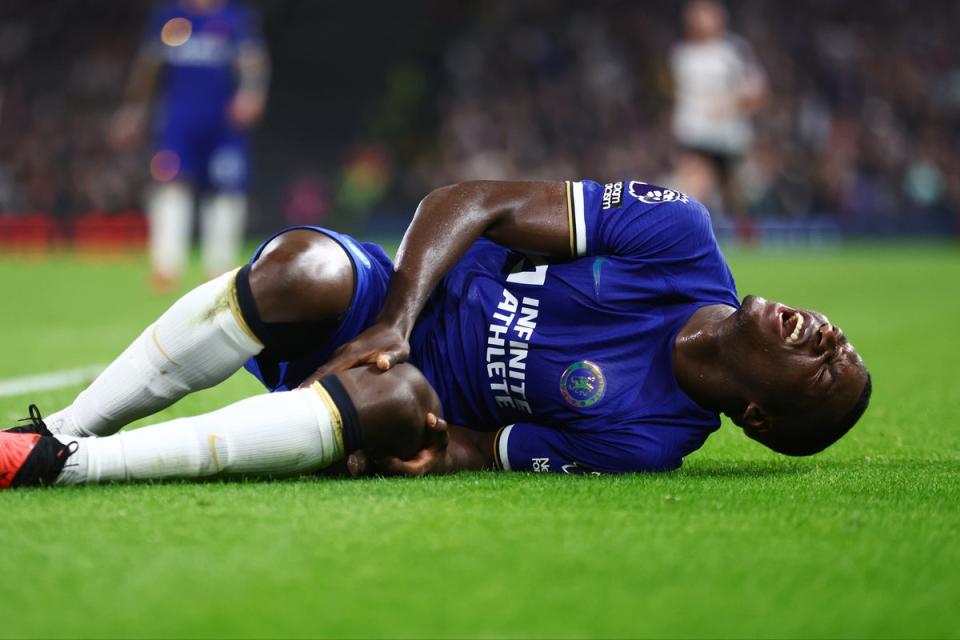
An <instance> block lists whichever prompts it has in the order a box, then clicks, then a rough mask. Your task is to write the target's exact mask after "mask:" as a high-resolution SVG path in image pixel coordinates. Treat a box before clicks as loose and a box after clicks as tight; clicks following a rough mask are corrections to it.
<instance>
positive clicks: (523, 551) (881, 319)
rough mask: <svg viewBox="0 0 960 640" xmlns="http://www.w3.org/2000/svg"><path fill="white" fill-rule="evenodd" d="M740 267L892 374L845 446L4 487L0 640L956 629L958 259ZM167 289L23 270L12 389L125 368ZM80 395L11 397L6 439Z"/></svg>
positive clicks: (6, 365)
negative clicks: (500, 468) (428, 473)
mask: <svg viewBox="0 0 960 640" xmlns="http://www.w3.org/2000/svg"><path fill="white" fill-rule="evenodd" d="M729 258H730V261H731V264H732V266H733V270H734V273H735V274H736V275H737V279H738V285H739V289H740V292H741V294H745V293H750V292H756V293H760V294H762V295H765V296H766V297H770V298H774V299H782V300H784V301H786V302H788V303H790V304H795V305H804V306H813V307H815V308H818V309H821V310H824V311H825V312H827V313H828V314H829V315H830V317H831V319H832V320H833V321H834V322H836V323H837V324H839V325H841V326H842V327H843V328H844V330H845V332H846V333H847V335H848V336H849V337H850V339H851V340H852V341H853V343H854V344H855V345H856V346H857V347H858V348H859V349H860V350H861V352H862V353H863V355H864V357H865V358H866V360H867V363H868V365H869V366H870V368H871V371H872V373H873V377H874V386H875V391H874V401H873V404H872V406H871V408H870V410H869V412H868V414H867V415H866V417H865V418H864V421H863V422H862V423H861V424H860V425H859V426H858V427H857V428H856V429H855V430H854V431H853V432H852V433H851V434H850V436H848V437H847V438H846V439H845V440H843V441H842V442H841V443H839V444H838V445H837V446H835V447H834V448H832V449H831V450H829V451H828V452H826V453H825V454H823V455H820V456H817V457H814V458H810V459H788V458H782V457H778V456H777V455H775V454H772V453H769V452H767V451H765V450H764V449H762V448H761V447H760V446H759V445H755V444H754V443H752V442H750V441H748V440H747V439H746V438H744V437H743V436H742V434H740V433H739V430H737V429H736V428H734V427H732V426H731V425H729V424H727V425H725V426H724V428H722V429H721V430H720V432H719V433H717V434H716V435H715V436H713V437H711V438H710V440H709V441H708V443H707V445H706V446H705V447H704V448H703V449H702V450H701V451H700V452H698V453H696V454H694V455H692V456H691V457H690V458H689V459H688V460H687V463H686V465H685V466H684V468H683V469H682V470H681V471H679V472H676V473H672V474H666V475H638V476H632V477H612V476H608V477H597V478H595V477H568V476H559V477H557V476H546V475H544V476H539V475H509V474H494V473H487V474H483V473H476V474H466V475H461V476H459V477H447V478H429V479H421V480H402V479H400V480H382V479H370V480H363V481H353V482H351V481H335V480H325V479H315V478H304V479H293V480H286V481H273V482H234V483H220V482H215V483H207V484H162V485H134V486H108V487H79V488H69V489H61V490H27V491H20V492H4V493H2V494H0V536H2V545H3V547H2V551H0V577H2V580H3V585H4V588H3V590H2V591H0V636H2V637H76V636H95V637H125V638H136V637H173V636H189V637H220V636H231V637H277V636H289V637H317V636H320V637H384V636H387V637H403V638H413V637H457V638H462V637H477V636H479V637H491V638H501V637H505V638H516V637H551V638H555V637H678V636H689V637H768V638H793V637H800V636H803V637H878V638H887V637H953V638H957V637H960V614H958V603H960V381H958V366H960V336H958V332H957V330H956V324H957V319H958V318H960V284H958V283H960V249H958V247H957V246H951V245H929V246H924V245H922V246H917V245H912V246H904V245H868V246H849V247H844V248H836V249H824V250H820V251H814V252H793V251H784V252H770V251H757V252H746V253H742V252H731V253H730V255H729ZM145 280H146V266H145V264H144V263H143V262H142V261H141V260H132V261H129V262H107V263H103V262H100V263H97V262H86V261H83V260H78V259H76V258H72V257H67V256H62V257H55V258H52V259H47V260H45V261H24V260H15V259H11V258H9V257H8V258H5V259H0V292H2V293H0V295H2V302H0V309H2V312H0V363H2V365H0V378H2V379H9V378H13V377H18V376H25V375H29V374H33V373H41V372H49V371H55V370H61V369H69V368H72V367H78V366H84V365H90V364H95V363H104V362H107V361H109V360H110V359H111V358H112V357H113V356H114V355H115V354H116V353H118V352H119V351H120V350H121V349H122V348H123V347H124V346H125V345H126V344H127V343H128V342H129V341H130V340H131V339H132V338H133V337H134V336H135V335H136V334H137V333H138V332H139V331H140V330H141V329H142V328H143V327H144V326H146V324H147V323H148V322H149V321H150V320H152V319H153V318H154V317H155V316H156V315H158V314H159V313H160V312H161V311H162V310H163V309H164V308H165V307H166V306H167V305H168V304H169V303H170V302H171V300H172V298H171V297H165V298H164V297H156V296H153V295H152V294H150V293H148V292H147V291H145V290H144V287H143V284H144V282H145ZM78 389H79V387H71V388H66V389H60V390H55V391H49V392H42V393H35V394H33V395H31V396H27V397H24V396H20V397H3V398H0V424H8V423H10V422H12V420H13V419H15V418H17V417H20V416H23V415H25V414H26V406H27V404H28V403H29V402H36V403H38V404H39V405H40V407H41V408H42V409H43V410H44V411H46V412H48V413H49V412H51V411H53V410H55V409H56V408H59V407H60V406H61V405H63V404H65V403H67V402H69V400H70V399H71V398H72V397H73V395H74V394H75V393H76V392H77V391H78ZM257 391H258V388H257V386H256V385H255V384H254V382H253V381H252V380H251V379H249V378H247V377H244V375H242V374H241V375H238V376H235V377H234V378H232V379H231V380H230V381H228V382H227V383H226V384H224V385H222V386H221V387H219V388H216V389H213V390H210V391H206V392H203V393H199V394H197V395H195V396H192V397H190V398H188V399H186V400H184V401H183V402H181V403H180V404H178V405H176V406H174V407H173V408H171V409H170V410H167V411H165V412H163V413H162V414H160V415H158V416H157V417H156V419H169V418H173V417H177V416H182V415H189V414H193V413H196V412H203V411H208V410H211V409H214V408H217V407H219V406H221V405H223V404H226V403H228V402H231V401H233V400H235V399H238V398H240V397H243V396H244V395H247V394H251V393H256V392H257Z"/></svg>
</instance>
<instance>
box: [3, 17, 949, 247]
mask: <svg viewBox="0 0 960 640" xmlns="http://www.w3.org/2000/svg"><path fill="white" fill-rule="evenodd" d="M251 4H253V5H254V6H256V7H257V8H258V9H259V10H260V12H261V16H262V21H263V27H264V30H265V33H266V35H267V38H268V42H269V48H270V54H271V56H272V60H273V82H272V87H271V92H270V101H269V107H268V112H267V116H266V118H265V120H264V122H263V123H262V124H261V126H260V128H259V129H258V131H257V135H256V154H255V158H256V169H255V171H256V173H255V187H254V199H255V207H254V212H253V217H252V221H251V225H250V227H251V228H250V233H251V234H252V235H254V236H259V235H262V234H263V233H265V232H266V231H268V230H270V229H273V228H276V227H279V226H281V225H283V224H285V223H286V222H289V221H320V222H325V223H326V224H331V225H336V226H338V227H340V228H345V229H348V230H351V231H353V232H355V233H372V234H374V235H382V234H385V233H395V232H398V231H399V230H401V229H402V228H403V224H404V222H405V221H406V219H407V218H408V217H409V215H410V212H411V211H412V208H413V207H414V206H415V204H416V202H417V201H418V199H419V198H420V197H422V195H423V194H425V193H426V192H427V191H429V189H431V188H433V187H436V186H439V185H442V184H446V183H449V182H451V181H456V180H460V179H465V178H476V177H490V178H550V179H561V178H567V177H589V178H594V179H597V180H604V179H614V178H640V179H645V180H651V181H654V180H656V179H658V178H660V177H661V176H663V175H664V174H665V173H666V172H667V170H668V169H669V167H670V165H671V162H672V160H673V154H674V152H675V149H674V146H673V141H672V139H671V136H670V130H669V109H670V93H669V92H670V86H669V74H668V71H667V68H666V60H667V57H666V54H667V52H668V51H669V47H670V45H671V43H673V42H675V41H676V39H677V38H678V37H679V32H680V28H679V27H680V24H679V23H680V11H681V4H680V3H674V2H564V3H558V2H550V1H526V2H478V1H468V2H445V1H441V0H432V1H424V2H377V1H371V0H364V1H359V2H320V1H316V2H314V1H307V0H289V1H280V0H267V1H261V2H253V3H251ZM729 4H730V12H731V26H732V28H733V30H734V31H736V32H738V33H740V34H741V35H743V36H744V37H746V38H747V39H748V40H749V41H750V42H751V44H752V45H753V47H754V48H755V50H756V52H757V54H758V57H759V58H760V60H761V62H762V63H763V65H764V66H765V68H766V70H767V73H768V76H769V81H770V86H771V95H772V99H771V102H770V104H769V105H768V106H767V107H766V108H765V109H764V110H763V111H762V113H761V114H760V116H759V117H758V119H757V131H758V135H757V143H756V145H755V147H754V151H753V152H752V158H751V160H752V161H753V163H754V166H756V167H757V168H758V169H759V171H754V172H753V173H752V174H751V175H750V183H749V185H748V194H749V197H750V206H751V209H752V210H753V211H754V212H755V214H757V215H759V216H763V217H766V218H769V219H770V220H772V221H773V222H774V223H776V222H778V221H779V222H780V223H786V224H787V227H788V228H800V229H801V230H803V229H805V228H806V227H812V228H826V229H827V230H828V231H831V232H832V230H834V229H839V230H842V231H847V232H854V233H866V232H869V233H882V234H891V233H927V234H930V233H934V234H951V233H956V231H957V229H958V213H957V212H958V210H960V153H958V147H960V116H958V114H960V48H958V47H957V46H956V41H955V38H956V34H957V29H958V25H960V3H956V2H947V1H944V0H925V1H924V2H907V1H904V0H881V1H878V2H858V1H854V0H846V1H843V0H841V1H837V0H829V1H828V0H809V1H805V2H791V3H786V2H764V1H762V0H754V1H741V2H732V3H729ZM149 6H150V3H149V2H146V1H141V0H137V1H131V2H115V1H109V0H92V1H89V0H88V1H84V2H80V1H78V0H74V1H65V0H56V1H49V2H34V1H31V0H6V1H5V2H3V3H2V6H0V78H2V80H0V211H2V212H4V214H3V215H4V216H5V217H4V218H3V219H4V220H6V224H7V227H2V226H0V229H4V228H6V229H10V228H11V227H10V224H14V222H11V221H15V218H16V219H19V220H20V221H21V222H22V221H23V216H24V215H26V214H30V213H34V214H35V213H38V212H39V213H42V214H48V215H49V216H50V218H51V219H52V220H53V223H52V224H53V225H54V226H55V227H57V228H58V229H60V232H59V233H62V234H64V235H63V237H69V236H70V233H71V231H70V229H71V228H74V227H71V226H70V225H71V224H73V223H75V222H76V221H77V220H78V219H80V218H82V217H83V216H85V215H87V214H89V213H91V212H100V213H102V214H107V215H113V214H116V213H118V212H124V211H129V210H139V209H140V208H141V206H142V205H141V198H140V191H141V188H142V187H143V186H144V185H145V184H146V182H147V159H148V149H147V148H143V149H141V150H140V151H139V152H136V153H126V154H116V153H114V152H113V151H112V150H111V149H110V148H109V147H108V146H107V144H106V142H105V130H106V127H107V124H108V122H109V118H110V116H111V115H112V113H113V111H114V110H115V109H116V107H117V106H118V104H119V99H120V96H121V93H122V90H123V87H124V85H125V82H126V76H127V72H128V66H129V63H130V61H131V60H132V58H133V56H134V54H135V52H136V49H137V47H138V43H139V39H140V34H141V31H142V28H143V22H144V19H145V15H146V12H147V10H148V8H149ZM818 225H819V226H818ZM823 225H826V226H825V227H823ZM773 228H774V230H776V228H778V226H777V224H773ZM2 235H3V233H2V231H0V236H2ZM774 236H775V234H774Z"/></svg>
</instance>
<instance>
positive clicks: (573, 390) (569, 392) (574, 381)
mask: <svg viewBox="0 0 960 640" xmlns="http://www.w3.org/2000/svg"><path fill="white" fill-rule="evenodd" d="M606 390H607V379H606V378H605V377H604V376H603V371H601V370H600V367H598V366H597V365H596V364H594V363H592V362H590V361H589V360H580V361H578V362H574V363H573V364H572V365H570V366H569V367H567V368H566V370H564V372H563V375H562V376H560V395H562V396H563V399H564V400H566V401H567V403H568V404H570V405H572V406H574V407H592V406H593V405H595V404H597V403H598V402H600V400H602V399H603V394H604V393H605V392H606Z"/></svg>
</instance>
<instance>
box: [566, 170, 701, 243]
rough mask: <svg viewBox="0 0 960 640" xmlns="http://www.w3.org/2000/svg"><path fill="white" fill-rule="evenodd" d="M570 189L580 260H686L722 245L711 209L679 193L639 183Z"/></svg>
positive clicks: (570, 214)
mask: <svg viewBox="0 0 960 640" xmlns="http://www.w3.org/2000/svg"><path fill="white" fill-rule="evenodd" d="M566 185H567V214H568V218H569V227H570V253H571V255H573V256H575V257H582V256H603V255H615V256H623V257H635V258H640V259H648V260H667V261H672V260H679V261H683V260H688V259H690V258H693V257H697V256H699V255H701V254H703V253H704V251H706V250H712V249H713V248H714V247H715V245H716V239H715V237H714V235H713V228H712V226H711V223H710V214H709V213H707V210H706V208H705V207H704V206H703V205H702V204H700V203H699V202H697V201H696V200H693V199H692V198H690V197H689V196H687V195H686V194H683V193H681V192H679V191H675V190H673V189H667V188H664V187H659V186H656V185H651V184H647V183H645V182H640V181H638V180H624V181H620V182H608V183H606V184H599V183H597V182H593V181H592V180H582V181H576V182H573V181H569V182H567V183H566Z"/></svg>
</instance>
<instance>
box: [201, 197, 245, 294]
mask: <svg viewBox="0 0 960 640" xmlns="http://www.w3.org/2000/svg"><path fill="white" fill-rule="evenodd" d="M246 219H247V196H246V195H245V194H243V193H216V194H214V195H211V196H209V197H207V198H204V200H203V202H202V204H201V218H200V224H201V232H202V233H201V238H202V242H203V268H204V273H206V274H207V275H208V276H216V275H220V274H221V273H223V272H224V271H227V270H228V269H231V268H233V266H234V265H235V264H236V263H237V254H238V253H239V252H240V247H241V245H242V244H243V229H244V225H245V224H246Z"/></svg>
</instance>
